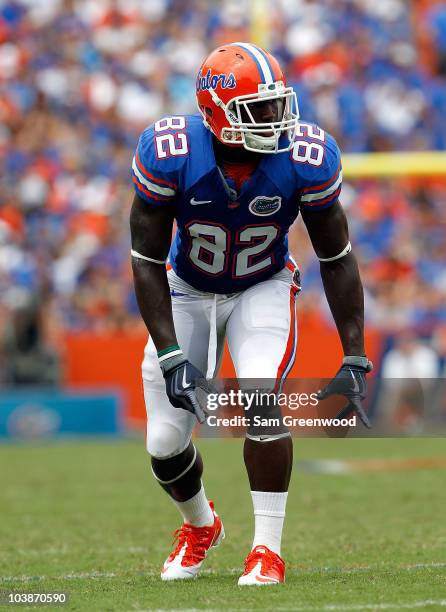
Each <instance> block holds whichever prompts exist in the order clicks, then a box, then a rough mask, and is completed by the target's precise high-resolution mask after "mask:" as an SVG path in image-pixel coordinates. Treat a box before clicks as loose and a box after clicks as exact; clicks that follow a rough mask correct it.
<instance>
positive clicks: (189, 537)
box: [161, 501, 225, 580]
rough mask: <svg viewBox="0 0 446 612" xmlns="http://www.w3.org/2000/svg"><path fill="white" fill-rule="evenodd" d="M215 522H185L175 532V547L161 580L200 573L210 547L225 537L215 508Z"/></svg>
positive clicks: (162, 571) (191, 576)
mask: <svg viewBox="0 0 446 612" xmlns="http://www.w3.org/2000/svg"><path fill="white" fill-rule="evenodd" d="M209 506H210V508H211V510H212V513H213V515H214V524H213V525H211V526H210V527H194V525H190V524H189V523H184V524H183V525H182V526H181V527H180V529H177V530H176V531H175V532H174V541H175V540H177V545H176V547H175V549H174V550H173V551H172V552H171V553H170V555H169V556H168V557H167V559H166V561H165V563H164V566H163V569H162V570H161V580H190V579H191V578H195V576H196V575H197V574H198V572H199V570H200V567H201V565H202V564H203V561H204V560H205V558H206V555H207V553H208V551H209V549H210V548H211V547H212V546H218V545H219V544H220V542H221V541H222V540H223V538H224V537H225V531H224V529H223V523H222V522H221V519H220V517H219V516H218V514H217V513H216V512H215V510H214V504H213V503H212V502H211V501H210V502H209Z"/></svg>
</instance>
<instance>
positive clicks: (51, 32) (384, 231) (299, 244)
mask: <svg viewBox="0 0 446 612" xmlns="http://www.w3.org/2000/svg"><path fill="white" fill-rule="evenodd" d="M267 4H268V14H267V15H264V17H265V18H266V19H268V21H269V22H270V24H271V32H272V33H271V40H270V41H269V47H270V49H271V50H272V51H273V52H274V53H275V54H276V55H277V56H278V57H279V58H280V59H281V61H282V62H283V64H284V66H285V67H286V72H287V74H288V75H289V81H290V82H291V83H292V84H293V85H294V86H295V88H296V91H297V93H298V99H299V101H300V111H301V116H302V117H303V118H304V119H305V120H309V121H316V122H318V123H320V124H321V125H322V126H323V127H324V128H325V129H327V130H328V131H330V132H331V133H332V134H333V135H334V136H335V137H336V138H337V140H338V142H339V144H340V147H341V149H342V150H343V151H345V152H361V151H386V150H424V149H445V148H446V121H445V120H444V118H445V116H446V5H445V3H444V2H442V1H436V0H417V1H416V2H411V1H409V0H407V1H405V0H306V1H305V0H276V2H274V3H273V2H270V3H267ZM249 7H250V4H249V2H248V1H247V0H221V1H220V2H207V1H205V0H144V1H138V0H101V1H100V2H97V1H95V0H0V164H1V171H0V185H1V188H0V194H1V195H0V337H2V338H3V339H4V340H3V353H5V352H8V354H9V355H11V354H13V352H14V351H19V349H18V345H19V344H20V342H21V341H22V342H23V341H24V340H23V338H22V340H20V334H22V336H23V334H24V333H25V335H26V337H27V338H28V340H26V341H29V342H40V340H39V337H40V335H41V334H42V333H43V335H44V337H45V338H46V339H47V343H49V344H51V340H52V339H54V338H55V337H56V336H57V334H58V333H60V331H61V330H63V329H67V328H68V329H72V330H77V329H92V330H99V331H100V330H104V329H128V330H140V329H141V326H142V323H141V321H140V318H139V316H138V313H137V308H136V303H135V299H134V296H133V289H132V282H131V275H130V268H129V232H128V213H129V205H130V201H131V197H132V194H131V187H130V181H129V169H130V161H131V157H132V154H133V150H134V147H135V144H136V141H137V138H138V134H139V132H140V131H141V130H142V129H143V128H144V127H145V125H147V124H148V123H150V122H151V121H153V120H155V119H157V118H159V117H160V116H162V115H163V114H166V113H175V114H181V113H188V112H195V99H194V93H195V75H196V71H197V69H198V67H199V65H200V63H201V61H202V59H203V58H204V57H205V55H206V54H207V52H208V50H210V49H211V48H213V47H215V46H217V45H219V44H221V43H224V42H228V41H233V40H243V39H249V38H250V20H251V17H250V16H251V12H250V8H249ZM342 201H343V203H344V205H345V206H346V207H347V208H348V209H349V215H350V219H351V221H350V223H351V232H352V236H353V237H354V242H355V245H356V252H357V254H358V257H359V259H360V261H361V264H362V269H363V277H364V281H365V285H366V293H367V296H366V299H367V303H368V308H367V312H368V318H369V321H370V322H371V323H373V324H374V325H376V326H378V327H380V328H381V329H383V330H384V331H388V332H389V333H390V332H395V331H398V330H400V329H401V330H402V329H407V328H412V329H414V330H415V331H416V332H417V333H419V334H420V335H424V336H430V335H432V334H433V333H434V332H435V333H437V330H438V328H439V325H441V323H442V322H445V323H446V268H445V265H444V263H445V261H446V231H445V229H446V228H445V224H446V212H445V211H446V181H441V180H430V181H424V182H420V181H418V182H417V181H413V180H409V179H408V180H405V181H390V180H389V181H361V182H354V183H350V184H346V185H345V187H344V192H343V199H342ZM291 239H292V243H293V245H294V252H295V255H296V257H297V259H298V261H300V262H301V264H302V267H303V270H304V288H305V290H306V291H304V292H303V297H302V300H301V308H302V309H305V310H306V311H307V312H308V313H310V312H311V311H314V309H315V304H317V305H319V304H323V301H321V299H322V298H321V296H320V286H319V285H318V272H317V266H316V264H315V262H314V259H312V256H311V251H310V247H309V244H308V241H307V240H306V238H305V236H304V232H303V230H302V227H301V226H299V225H298V226H297V227H296V229H295V230H294V231H293V233H292V236H291ZM317 308H318V309H319V306H317ZM321 309H322V310H321V311H322V315H321V316H326V315H325V313H324V306H322V307H321ZM327 318H328V317H327ZM36 322H37V323H36ZM20 330H21V331H20ZM24 330H25V331H24ZM36 330H39V331H36ZM445 344H446V343H445ZM19 352H20V351H19ZM47 358H48V359H49V362H51V363H52V361H51V360H52V357H51V355H47ZM47 370H48V368H47ZM49 370H50V371H51V368H49ZM3 371H4V370H3ZM54 376H57V375H56V374H54Z"/></svg>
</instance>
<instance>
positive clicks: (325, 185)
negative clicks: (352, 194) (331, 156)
mask: <svg viewBox="0 0 446 612" xmlns="http://www.w3.org/2000/svg"><path fill="white" fill-rule="evenodd" d="M340 170H341V162H340V161H339V164H338V167H337V168H336V170H335V173H334V174H333V176H331V177H330V178H329V179H328V181H325V183H321V184H320V185H311V186H310V187H305V188H304V189H303V193H308V192H309V191H320V190H321V189H324V188H325V187H328V185H330V184H331V183H332V182H333V181H334V180H336V178H337V177H338V176H339V171H340Z"/></svg>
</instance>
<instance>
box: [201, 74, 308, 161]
mask: <svg viewBox="0 0 446 612" xmlns="http://www.w3.org/2000/svg"><path fill="white" fill-rule="evenodd" d="M210 93H211V96H212V99H213V101H214V102H215V103H216V104H217V105H218V106H220V107H222V108H223V110H224V111H225V115H226V118H227V121H228V123H229V125H230V127H224V128H222V130H221V134H220V140H221V141H222V142H224V143H226V144H229V145H235V144H242V145H243V146H244V148H245V149H247V150H248V151H253V152H256V153H259V152H260V153H281V152H284V151H289V150H290V149H291V147H292V144H293V140H294V137H295V133H296V129H297V122H298V118H299V112H298V107H297V99H296V94H295V92H294V91H293V88H292V87H285V86H284V84H283V83H282V81H277V82H276V83H271V84H270V85H265V84H260V85H259V90H258V93H255V94H247V95H241V96H237V97H235V98H232V99H231V100H230V101H229V102H228V103H227V104H226V105H225V104H224V103H223V102H222V101H221V100H220V99H219V98H218V96H217V95H216V93H215V91H213V90H211V91H210ZM269 101H270V102H271V104H270V105H269V107H270V108H271V109H274V111H275V112H274V114H275V117H274V118H272V120H271V121H263V122H262V121H261V120H259V117H260V116H261V114H262V112H259V111H261V108H262V106H263V108H264V105H265V103H267V102H269ZM285 134H286V135H287V136H288V138H287V139H286V141H285V142H283V140H282V142H280V139H281V137H282V136H283V135H285Z"/></svg>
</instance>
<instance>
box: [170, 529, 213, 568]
mask: <svg viewBox="0 0 446 612" xmlns="http://www.w3.org/2000/svg"><path fill="white" fill-rule="evenodd" d="M211 529H212V527H206V526H205V527H195V526H194V525H190V524H189V523H183V525H182V526H181V527H180V528H179V529H177V530H176V531H174V532H173V541H172V543H173V544H174V543H175V542H176V541H178V543H177V545H176V548H175V550H174V551H173V553H172V555H171V556H172V557H174V556H175V555H177V554H178V553H179V551H180V550H181V549H182V548H183V546H184V544H186V552H185V554H184V557H183V560H184V561H188V562H191V563H193V564H194V565H195V563H199V562H200V561H202V560H203V559H204V557H205V556H206V550H207V543H208V540H209V535H210V531H211Z"/></svg>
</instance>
